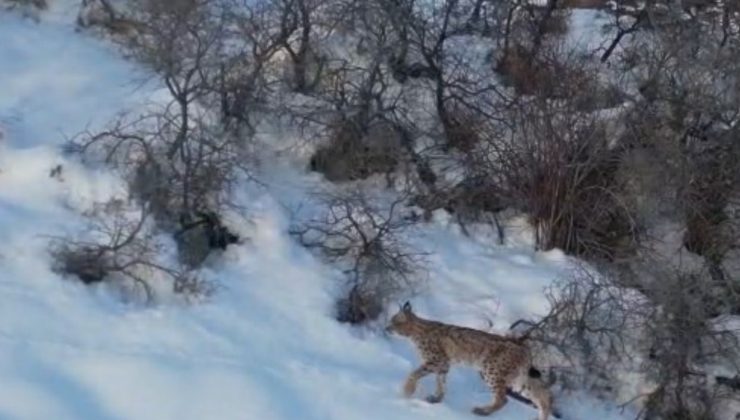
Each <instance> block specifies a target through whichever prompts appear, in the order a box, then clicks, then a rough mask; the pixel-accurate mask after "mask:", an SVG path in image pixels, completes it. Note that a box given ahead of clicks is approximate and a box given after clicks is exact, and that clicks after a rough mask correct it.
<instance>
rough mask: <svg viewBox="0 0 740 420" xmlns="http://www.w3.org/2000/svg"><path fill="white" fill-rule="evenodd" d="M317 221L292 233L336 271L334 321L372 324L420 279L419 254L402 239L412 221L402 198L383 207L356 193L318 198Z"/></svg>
mask: <svg viewBox="0 0 740 420" xmlns="http://www.w3.org/2000/svg"><path fill="white" fill-rule="evenodd" d="M319 199H320V201H321V202H322V203H323V205H324V206H325V214H324V215H323V217H322V218H316V219H313V220H309V221H307V222H305V223H301V224H299V225H298V226H296V227H294V228H293V229H292V230H291V233H292V234H293V235H295V236H296V237H297V238H298V240H299V241H300V243H301V244H302V245H304V246H306V247H307V248H309V249H315V250H317V251H319V252H320V253H321V254H322V255H323V256H324V257H325V258H327V259H328V260H329V261H330V262H332V263H335V264H337V265H338V266H339V267H341V268H342V269H343V271H344V273H345V275H346V278H347V285H346V286H347V289H346V290H347V294H346V297H344V298H342V299H340V301H339V302H338V313H337V319H338V320H339V321H341V322H349V323H353V324H359V323H364V322H368V321H372V320H374V319H375V318H377V317H378V315H380V312H381V311H382V309H383V308H384V307H385V306H386V305H387V304H388V303H389V302H390V301H391V300H394V299H395V298H398V297H399V296H402V295H403V294H406V293H409V292H410V291H412V290H413V288H414V286H415V285H416V284H417V282H418V281H419V278H420V275H421V274H422V273H423V262H424V255H425V254H424V253H422V252H420V251H418V250H416V249H415V248H414V247H413V246H412V245H410V243H409V242H408V241H407V239H406V237H405V235H406V234H407V233H408V230H409V228H411V227H412V226H413V224H414V223H415V220H414V219H412V218H408V217H406V215H404V212H403V203H404V202H405V198H404V197H401V198H396V199H394V200H393V201H392V202H390V203H388V204H387V206H386V205H382V204H380V203H381V202H382V201H379V200H378V197H375V198H372V197H370V196H368V195H367V194H366V193H364V192H363V191H361V190H356V191H348V192H341V193H335V194H323V195H321V196H320V197H319Z"/></svg>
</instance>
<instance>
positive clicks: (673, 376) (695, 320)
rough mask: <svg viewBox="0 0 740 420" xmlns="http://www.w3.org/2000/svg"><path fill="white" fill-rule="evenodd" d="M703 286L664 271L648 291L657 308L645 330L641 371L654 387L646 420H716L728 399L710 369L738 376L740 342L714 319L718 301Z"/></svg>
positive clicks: (702, 280)
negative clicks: (658, 418) (645, 354)
mask: <svg viewBox="0 0 740 420" xmlns="http://www.w3.org/2000/svg"><path fill="white" fill-rule="evenodd" d="M708 284H710V282H709V281H708V279H707V277H706V275H705V274H702V273H692V272H687V271H668V270H666V271H661V272H658V273H655V277H654V282H652V284H650V285H649V286H648V287H649V288H648V289H647V290H648V291H647V293H649V295H650V298H651V300H652V301H653V302H654V303H655V305H656V308H655V310H654V311H653V312H652V313H651V314H650V317H649V321H648V322H647V323H646V324H645V326H646V328H647V331H646V336H645V337H646V340H647V343H648V344H649V354H648V361H647V362H646V363H645V369H646V374H647V376H648V377H649V378H651V379H652V380H653V381H654V382H655V384H656V386H655V388H654V390H653V391H652V392H651V393H650V394H649V395H648V396H647V397H646V402H645V407H644V410H645V417H646V418H653V417H655V416H661V417H662V418H668V419H678V418H681V419H713V418H719V415H720V414H719V412H718V411H716V410H717V409H718V407H719V404H720V402H721V401H722V400H723V399H725V398H727V397H728V395H727V393H723V392H722V389H721V386H720V385H721V384H718V383H717V382H716V378H715V377H714V373H713V369H712V366H717V365H719V366H723V367H724V368H725V369H728V370H729V371H733V372H735V374H737V373H738V372H740V368H739V367H738V365H737V363H736V361H737V358H738V356H740V354H739V353H738V351H739V349H740V342H739V341H738V339H739V336H738V331H737V330H735V329H733V328H731V327H730V326H728V325H726V324H724V323H723V322H722V321H721V318H716V313H715V309H714V308H716V306H717V305H716V303H714V302H715V301H716V300H717V299H718V298H721V296H718V295H717V289H716V288H712V287H707V285H708Z"/></svg>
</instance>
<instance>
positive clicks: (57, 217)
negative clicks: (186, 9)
mask: <svg viewBox="0 0 740 420" xmlns="http://www.w3.org/2000/svg"><path fill="white" fill-rule="evenodd" d="M74 3H75V2H72V1H60V2H56V3H54V4H55V5H56V6H55V9H52V11H51V12H50V13H48V14H47V15H45V16H44V17H43V19H42V22H41V23H39V24H36V23H33V22H31V21H29V20H24V19H22V18H20V17H19V16H17V15H14V14H8V13H5V12H0V40H2V41H0V131H1V132H2V133H3V134H2V136H3V144H2V149H0V233H2V238H3V239H4V240H3V245H2V246H1V247H0V389H2V392H0V419H137V420H138V419H178V420H185V419H286V420H287V419H316V420H318V419H337V420H340V419H341V420H351V419H375V418H387V419H428V418H438V419H467V418H471V417H472V414H470V412H469V410H470V408H471V407H472V406H473V405H475V404H480V403H482V402H485V401H487V399H488V398H489V394H488V391H487V390H486V388H485V386H484V385H483V384H482V382H481V381H480V380H479V379H478V377H477V374H475V373H474V372H472V371H468V370H465V369H458V370H455V371H454V372H453V373H452V374H451V377H450V384H449V397H448V399H447V400H446V401H445V402H444V403H443V404H439V405H434V406H432V405H429V404H427V403H425V402H422V401H421V400H419V399H416V400H405V399H403V398H401V397H400V392H399V391H400V384H401V382H402V381H403V379H404V377H405V375H406V374H407V373H408V372H409V371H410V369H412V367H413V366H414V364H415V363H416V362H417V360H416V357H415V355H414V354H413V351H412V349H411V347H410V346H409V345H408V344H407V343H404V342H402V341H400V340H398V339H395V338H391V337H387V336H384V335H383V334H380V333H377V332H374V331H370V330H359V329H353V328H351V327H348V326H346V325H341V324H338V323H337V322H335V321H334V320H333V317H332V311H333V302H334V292H335V286H336V284H337V281H336V273H335V272H334V271H332V270H331V269H330V267H328V266H326V265H324V264H322V263H321V262H320V261H318V260H317V259H316V258H314V257H313V256H312V255H310V254H309V253H308V252H307V251H306V250H304V249H303V248H301V247H299V246H297V245H296V244H295V243H294V242H293V241H292V239H291V238H290V236H289V235H288V234H287V233H286V232H287V228H288V224H289V220H288V215H287V213H286V211H285V207H284V206H283V205H282V204H284V203H283V201H282V200H283V198H284V197H285V196H286V195H291V194H292V195H293V198H292V199H296V198H295V194H300V186H301V185H303V184H304V183H311V182H316V181H315V180H314V179H313V178H308V177H304V178H301V175H296V176H293V175H291V174H290V173H287V174H286V172H287V171H286V172H284V173H283V174H282V175H281V176H279V177H270V179H272V180H273V185H272V186H271V187H269V188H266V189H265V188H256V187H255V188H251V189H248V188H249V186H245V192H246V193H247V195H249V197H250V200H249V202H250V205H249V210H250V213H251V215H252V218H253V223H251V224H246V223H245V224H244V227H243V229H244V231H245V232H246V233H248V236H249V238H250V240H249V241H248V242H247V243H246V244H244V245H240V246H232V247H230V248H229V249H228V251H227V252H226V253H225V254H224V255H223V256H222V257H221V260H220V261H219V262H218V264H216V265H214V266H213V267H212V268H210V269H207V272H206V273H205V276H206V277H208V278H209V279H211V280H212V281H213V282H214V283H215V284H217V285H218V286H219V288H218V290H217V292H216V293H215V294H214V295H213V297H212V298H210V299H209V300H208V301H207V302H204V303H199V304H195V305H184V304H176V303H173V304H160V305H155V306H147V307H142V306H141V305H133V304H126V303H123V302H122V301H121V300H120V299H119V298H118V297H117V296H116V295H115V294H113V293H111V292H110V291H108V290H105V289H102V288H90V287H85V286H83V285H81V284H79V283H77V282H74V281H70V280H65V279H62V278H60V277H59V276H58V275H56V274H54V273H52V272H51V271H50V269H49V266H50V261H49V257H48V256H47V253H46V246H47V243H48V235H53V234H61V233H64V232H74V231H75V230H78V229H81V227H82V223H81V219H80V217H79V216H78V214H79V211H80V210H82V209H85V208H86V207H88V206H90V205H91V204H92V203H93V202H96V201H101V200H104V199H106V198H107V197H110V196H113V195H117V194H120V193H121V188H122V186H121V184H120V181H119V180H117V179H116V178H115V177H113V176H112V175H110V174H107V173H105V172H100V171H97V172H95V171H93V170H91V169H86V168H82V167H81V166H79V165H78V164H76V163H75V162H72V161H68V160H66V159H65V158H64V157H62V155H61V154H60V151H59V149H58V145H59V144H60V143H61V142H62V140H63V139H64V137H65V136H69V135H73V134H75V133H76V132H79V131H81V130H83V129H85V128H86V127H87V126H91V127H95V126H98V125H100V124H103V123H105V121H106V120H107V119H108V118H109V117H110V116H112V115H114V114H115V113H116V112H118V111H120V110H122V109H125V108H128V107H130V106H132V105H133V104H135V103H140V102H143V101H145V100H146V99H147V96H146V92H147V89H146V88H143V87H141V83H140V82H141V80H142V77H141V74H140V71H139V70H137V69H136V68H135V66H134V65H133V64H132V63H129V62H126V61H124V60H123V59H121V58H119V57H118V56H117V54H116V52H115V51H114V50H113V49H111V48H109V47H107V46H105V45H104V44H103V43H102V42H98V41H96V40H94V39H93V38H92V37H90V36H87V35H84V34H80V33H76V32H75V31H74V28H73V25H72V21H73V16H74V13H72V12H71V10H74V6H75V5H74ZM59 163H63V164H64V171H63V175H62V177H61V179H56V178H51V177H49V171H50V169H51V168H52V167H54V166H55V165H57V164H59ZM273 170H276V169H275V168H273ZM296 173H297V172H296ZM290 179H293V183H291V182H289V181H288V180H290ZM283 180H286V181H285V182H283ZM523 237H526V235H524V236H523ZM419 240H420V241H423V243H424V244H426V250H427V251H430V252H432V256H431V258H430V265H429V267H428V268H429V271H430V280H429V282H428V284H427V285H426V287H425V288H424V289H423V290H422V291H421V293H420V294H419V296H418V297H417V298H416V299H415V300H414V303H415V305H416V307H417V308H418V310H419V312H420V313H421V314H423V315H426V316H428V317H432V318H436V319H441V320H445V321H448V322H454V323H459V324H464V325H469V326H472V327H478V328H488V327H489V320H490V321H492V322H493V326H494V329H500V330H503V329H505V328H506V326H507V325H508V324H509V322H511V321H512V320H514V319H517V318H519V317H522V316H532V315H536V314H538V313H542V312H544V311H545V310H546V301H545V300H544V297H543V294H542V289H543V288H544V287H545V286H546V285H547V284H549V282H551V281H552V279H553V278H555V277H556V276H558V275H559V274H560V273H561V272H562V271H563V270H565V269H566V268H567V265H568V262H567V259H566V258H565V257H564V256H563V255H562V254H560V253H558V252H550V253H534V252H533V251H531V249H530V247H529V246H527V244H526V240H525V239H523V240H522V241H521V242H516V243H512V244H509V245H507V246H501V247H491V246H489V245H486V244H484V243H479V242H477V241H475V240H473V239H469V238H466V237H464V236H461V235H459V234H458V233H456V232H455V231H454V230H453V229H451V228H448V227H447V226H446V224H445V223H443V222H442V221H439V222H438V223H436V224H433V225H431V226H430V227H429V228H428V229H427V230H425V231H424V232H423V234H422V237H421V238H420V239H419ZM425 385H427V387H426V388H427V390H428V389H429V383H425ZM557 405H558V406H559V408H560V410H561V411H562V412H563V414H564V415H565V416H566V418H568V419H593V418H599V419H603V420H608V419H619V418H623V417H622V416H623V414H621V413H620V412H619V411H618V410H616V409H614V408H610V407H609V406H608V405H607V404H606V403H603V402H600V401H597V400H594V399H593V398H589V397H586V396H583V395H571V394H559V395H558V402H557ZM534 415H535V412H534V410H532V409H531V408H529V407H526V406H523V405H521V404H519V403H515V402H512V403H510V404H509V405H507V406H506V407H505V408H504V409H503V410H502V411H501V412H499V413H497V414H495V415H494V417H493V418H497V419H501V420H513V419H522V418H530V417H533V416H534ZM628 417H629V416H627V415H626V414H625V415H624V418H628Z"/></svg>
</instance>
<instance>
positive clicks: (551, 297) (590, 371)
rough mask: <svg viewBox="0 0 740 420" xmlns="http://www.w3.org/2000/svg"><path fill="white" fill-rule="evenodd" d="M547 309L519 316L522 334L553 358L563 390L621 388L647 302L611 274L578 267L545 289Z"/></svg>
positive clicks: (606, 392)
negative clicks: (541, 313) (530, 318)
mask: <svg viewBox="0 0 740 420" xmlns="http://www.w3.org/2000/svg"><path fill="white" fill-rule="evenodd" d="M547 298H548V301H549V302H550V307H551V309H550V312H549V313H548V314H547V315H546V316H545V317H543V318H542V319H540V320H538V321H536V322H534V321H526V320H520V321H517V322H515V323H514V324H513V325H512V329H516V328H518V327H519V325H523V326H526V328H525V332H524V333H523V335H524V336H525V337H527V338H528V339H529V340H531V341H532V342H533V343H536V346H537V347H538V348H540V349H541V351H542V352H545V353H549V354H550V355H551V358H552V359H553V362H552V364H553V365H555V366H556V367H555V368H554V369H553V372H554V373H555V377H556V378H557V380H558V382H559V383H560V384H561V385H562V386H563V387H565V388H580V387H583V386H586V387H587V388H591V389H593V390H597V391H598V392H599V393H601V394H602V395H610V396H613V395H614V394H616V393H617V392H618V391H619V386H620V385H621V384H620V378H619V376H618V375H619V374H620V373H623V372H625V371H629V368H630V367H632V365H633V364H634V363H635V361H636V360H635V359H633V357H636V356H637V355H636V354H634V352H633V348H634V345H635V343H636V342H637V340H638V338H639V337H640V334H641V333H642V328H643V326H642V323H643V322H644V320H645V314H646V311H648V310H649V308H650V303H649V301H648V300H647V299H646V298H645V297H644V296H642V295H641V294H640V293H638V292H636V291H634V290H631V289H628V288H624V287H621V286H619V285H617V284H615V283H614V279H613V278H611V277H610V276H609V275H602V274H596V273H595V271H594V270H593V269H592V268H589V267H585V266H577V267H575V268H574V269H573V270H572V272H571V273H570V274H569V275H567V276H564V277H562V278H560V279H559V280H557V281H556V282H555V283H554V284H553V285H552V286H551V287H550V288H549V290H548V291H547Z"/></svg>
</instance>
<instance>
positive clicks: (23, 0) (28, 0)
mask: <svg viewBox="0 0 740 420" xmlns="http://www.w3.org/2000/svg"><path fill="white" fill-rule="evenodd" d="M3 2H4V3H6V4H7V5H8V7H10V8H16V7H19V8H31V9H38V10H45V9H47V8H48V7H49V2H48V1H47V0H3Z"/></svg>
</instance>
